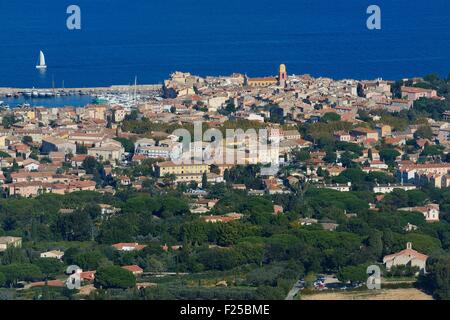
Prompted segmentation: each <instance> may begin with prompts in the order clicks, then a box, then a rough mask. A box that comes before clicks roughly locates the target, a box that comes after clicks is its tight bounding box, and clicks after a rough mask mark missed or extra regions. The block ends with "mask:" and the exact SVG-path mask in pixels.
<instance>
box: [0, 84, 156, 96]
mask: <svg viewBox="0 0 450 320" xmlns="http://www.w3.org/2000/svg"><path fill="white" fill-rule="evenodd" d="M130 88H133V90H134V88H135V86H134V85H112V86H109V87H84V88H12V87H11V88H8V87H0V96H5V95H8V94H11V95H17V94H18V95H20V94H23V93H24V92H29V91H38V92H40V91H57V92H78V93H85V94H101V93H108V92H126V91H129V90H130ZM161 88H162V85H161V84H139V85H136V90H137V91H141V92H145V91H156V90H161Z"/></svg>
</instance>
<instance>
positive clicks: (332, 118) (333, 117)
mask: <svg viewBox="0 0 450 320" xmlns="http://www.w3.org/2000/svg"><path fill="white" fill-rule="evenodd" d="M320 120H321V121H323V122H326V123H329V122H336V121H341V116H340V115H338V114H337V113H335V112H327V113H325V114H324V115H323V117H322V118H321V119H320Z"/></svg>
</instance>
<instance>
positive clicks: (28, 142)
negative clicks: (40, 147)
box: [22, 136, 33, 145]
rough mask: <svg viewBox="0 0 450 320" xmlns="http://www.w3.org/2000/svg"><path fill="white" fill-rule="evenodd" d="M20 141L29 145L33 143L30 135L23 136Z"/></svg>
mask: <svg viewBox="0 0 450 320" xmlns="http://www.w3.org/2000/svg"><path fill="white" fill-rule="evenodd" d="M22 142H23V143H24V144H27V145H30V144H32V143H33V138H32V137H30V136H23V138H22Z"/></svg>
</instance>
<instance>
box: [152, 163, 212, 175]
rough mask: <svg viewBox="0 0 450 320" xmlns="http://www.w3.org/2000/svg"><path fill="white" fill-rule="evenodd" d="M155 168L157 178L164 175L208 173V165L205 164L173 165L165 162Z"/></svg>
mask: <svg viewBox="0 0 450 320" xmlns="http://www.w3.org/2000/svg"><path fill="white" fill-rule="evenodd" d="M156 168H157V173H158V176H159V177H164V176H165V175H166V174H174V175H184V174H201V173H204V172H209V165H208V164H206V163H199V164H195V163H192V164H186V163H185V164H175V163H173V162H171V161H166V162H160V163H158V164H156Z"/></svg>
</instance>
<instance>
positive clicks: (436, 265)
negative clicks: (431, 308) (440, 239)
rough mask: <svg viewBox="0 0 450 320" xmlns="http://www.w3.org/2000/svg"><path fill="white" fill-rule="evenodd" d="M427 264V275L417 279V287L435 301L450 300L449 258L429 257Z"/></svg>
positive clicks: (446, 256)
mask: <svg viewBox="0 0 450 320" xmlns="http://www.w3.org/2000/svg"><path fill="white" fill-rule="evenodd" d="M427 264H428V265H427V268H426V269H427V273H426V274H425V275H421V276H420V277H419V280H418V284H419V286H420V287H421V288H423V289H425V290H426V291H428V292H429V293H431V294H432V295H433V297H435V298H436V299H439V300H448V299H450V256H448V255H445V256H434V257H430V258H429V259H428V262H427Z"/></svg>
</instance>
